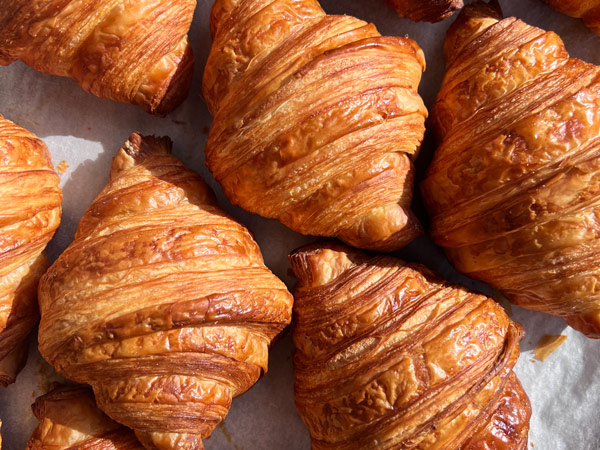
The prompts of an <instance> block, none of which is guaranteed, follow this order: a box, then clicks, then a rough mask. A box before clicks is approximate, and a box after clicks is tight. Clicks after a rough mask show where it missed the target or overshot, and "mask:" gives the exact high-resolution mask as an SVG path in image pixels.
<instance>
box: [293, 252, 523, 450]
mask: <svg viewBox="0 0 600 450" xmlns="http://www.w3.org/2000/svg"><path fill="white" fill-rule="evenodd" d="M290 260H291V263H292V267H293V269H294V273H295V275H296V277H297V278H298V286H297V287H296V291H295V293H294V298H295V303H294V323H295V326H294V331H293V337H294V343H295V345H296V348H297V352H296V354H295V356H294V376H295V385H294V394H295V399H296V407H297V408H298V411H299V413H300V416H301V417H302V419H303V420H304V422H305V423H306V425H307V427H308V429H309V431H310V434H311V438H312V439H311V441H312V448H313V449H314V450H326V449H327V450H333V449H336V450H351V449H352V450H354V449H356V450H359V449H360V450H362V449H370V450H383V449H405V448H411V449H423V450H425V449H427V450H434V449H438V450H441V449H444V450H457V449H465V450H466V449H476V448H477V449H484V448H485V449H492V448H493V449H496V450H508V449H511V450H525V449H526V448H527V434H528V431H529V418H530V415H531V410H530V405H529V399H528V398H527V395H526V394H525V393H524V392H523V389H522V387H521V385H520V383H519V380H518V379H517V377H516V375H515V374H514V373H513V371H512V368H513V366H514V365H515V363H516V361H517V358H518V356H519V344H518V342H519V340H520V339H521V337H522V336H523V330H522V328H521V326H520V325H518V324H516V323H514V322H512V321H511V320H510V319H509V318H508V317H507V316H506V314H505V313H504V311H503V310H502V308H501V307H500V306H499V305H497V304H496V303H495V302H494V301H492V300H490V299H488V298H486V297H484V296H482V295H476V294H473V293H470V292H468V291H466V290H465V289H463V288H459V287H454V286H450V285H447V284H446V283H444V282H442V281H441V280H438V279H437V278H436V277H434V276H433V275H431V274H430V273H429V272H428V271H427V270H426V269H425V268H423V267H415V268H413V267H409V266H407V265H405V264H404V263H403V262H402V261H400V260H398V259H396V258H392V257H385V256H373V257H370V256H367V255H365V254H363V253H360V252H358V251H355V250H351V249H349V248H346V247H343V246H340V245H337V244H325V245H322V244H320V245H313V246H308V247H305V248H302V249H300V250H297V251H295V252H293V253H292V254H291V255H290ZM417 269H418V270H417Z"/></svg>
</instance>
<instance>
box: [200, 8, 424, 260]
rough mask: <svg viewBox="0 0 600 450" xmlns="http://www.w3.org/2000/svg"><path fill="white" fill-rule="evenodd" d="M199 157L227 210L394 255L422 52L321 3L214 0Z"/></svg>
mask: <svg viewBox="0 0 600 450" xmlns="http://www.w3.org/2000/svg"><path fill="white" fill-rule="evenodd" d="M211 30H212V33H213V38H214V41H213V46H212V48H211V52H210V55H209V58H208V62H207V65H206V69H205V72H204V79H203V92H204V98H205V99H206V102H207V105H208V107H209V110H210V111H211V113H212V114H213V116H214V122H213V124H212V127H211V130H210V134H209V138H208V143H207V147H206V149H205V154H206V162H207V165H208V167H209V169H210V170H211V171H212V172H213V174H214V176H215V178H216V179H217V180H218V181H219V183H221V185H222V186H223V189H224V192H225V194H226V195H227V197H228V198H229V200H230V201H232V202H233V203H234V204H237V205H240V206H241V207H243V208H244V209H246V210H248V211H251V212H254V213H257V214H260V215H262V216H264V217H269V218H275V219H278V220H279V221H281V222H282V223H283V224H285V225H287V226H288V227H290V228H291V229H293V230H295V231H298V232H300V233H303V234H313V235H323V236H337V237H339V238H340V239H342V240H344V241H346V242H348V243H350V244H352V245H354V246H358V247H364V248H370V249H377V250H385V251H390V250H394V249H397V248H399V247H402V246H403V245H405V244H406V243H408V242H409V241H411V240H412V239H414V238H415V237H416V236H417V235H418V234H419V233H420V232H421V228H420V225H419V223H418V221H417V219H416V217H415V216H414V215H413V213H412V212H411V211H410V203H411V199H412V186H413V172H414V170H413V169H414V168H413V160H414V159H415V157H416V155H417V152H418V150H419V147H420V144H421V141H422V139H423V135H424V131H425V127H424V121H425V118H426V116H427V110H426V109H425V106H424V104H423V101H422V100H421V98H420V97H419V95H418V93H417V88H418V84H419V81H420V79H421V73H422V71H423V69H424V68H425V59H424V56H423V52H422V51H421V49H420V48H419V47H418V45H417V44H416V43H415V42H414V41H412V40H411V39H408V38H400V37H388V36H386V37H383V36H381V35H380V34H379V33H378V32H377V30H376V29H375V27H374V26H373V25H370V24H367V23H365V22H363V21H361V20H358V19H355V18H353V17H349V16H333V15H326V14H325V13H324V12H323V10H322V9H321V7H320V5H319V3H318V2H317V1H316V0H274V1H273V0H217V1H216V2H215V3H214V6H213V9H212V14H211Z"/></svg>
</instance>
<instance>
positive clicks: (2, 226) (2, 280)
mask: <svg viewBox="0 0 600 450" xmlns="http://www.w3.org/2000/svg"><path fill="white" fill-rule="evenodd" d="M59 182H60V180H59V178H58V175H57V174H56V172H55V171H54V168H53V166H52V161H51V159H50V153H49V152H48V148H47V147H46V145H45V144H44V143H43V142H42V141H41V140H39V139H38V138H37V137H36V136H35V135H34V134H33V133H30V132H29V131H27V130H25V129H23V128H21V127H19V126H18V125H16V124H14V123H12V122H11V121H9V120H7V119H5V118H4V117H3V116H2V115H0V384H1V385H3V386H7V385H8V384H10V383H13V382H14V381H15V377H16V376H17V373H18V372H19V371H20V370H21V368H22V367H23V365H24V364H25V360H26V358H27V336H28V335H29V332H30V331H31V329H32V328H33V327H34V326H35V324H36V323H37V321H38V318H39V313H38V307H37V295H36V294H37V284H38V281H39V279H40V277H41V276H42V274H43V273H44V271H45V270H46V268H47V266H48V262H47V259H46V257H45V255H43V254H42V252H43V250H44V248H45V247H46V244H47V243H48V241H50V239H52V236H53V235H54V232H55V231H56V229H57V228H58V225H59V223H60V214H61V204H62V193H61V190H60V187H59Z"/></svg>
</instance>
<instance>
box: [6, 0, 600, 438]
mask: <svg viewBox="0 0 600 450" xmlns="http://www.w3.org/2000/svg"><path fill="white" fill-rule="evenodd" d="M321 3H322V5H323V7H324V8H325V10H326V11H327V12H328V13H330V14H343V13H346V14H352V15H355V16H357V17H360V18H362V19H364V20H367V21H370V22H373V23H375V24H376V25H377V27H378V28H379V30H380V32H381V33H382V34H390V35H409V36H410V37H412V38H413V39H415V40H416V41H417V42H418V43H419V45H420V46H421V47H422V48H423V50H424V52H425V56H426V58H427V70H426V72H425V74H424V77H423V82H422V84H421V88H420V92H421V95H422V96H423V98H424V100H425V102H426V104H427V106H428V107H431V105H432V104H433V101H434V99H435V96H436V94H437V91H438V89H439V86H440V83H441V79H442V76H443V70H444V67H443V58H442V45H443V40H444V35H445V32H446V29H447V28H448V26H449V25H450V23H451V22H452V20H453V19H450V20H449V21H445V22H442V23H440V24H434V25H432V24H427V23H420V24H417V23H413V22H411V21H409V20H403V19H399V18H398V17H397V16H396V15H395V14H394V13H393V12H391V11H390V10H388V9H387V8H386V6H385V4H384V2H383V1H378V0H322V1H321ZM501 3H502V6H503V8H504V12H505V15H507V16H508V15H514V16H517V17H520V18H522V19H524V20H525V21H527V22H528V23H530V24H533V25H537V26H540V27H543V28H546V29H550V30H554V31H556V32H557V33H558V34H559V35H560V36H561V37H562V38H563V39H564V41H565V43H566V44H567V48H568V50H569V51H570V52H571V54H572V55H573V56H576V57H578V58H581V59H584V60H586V61H588V62H592V63H595V64H600V38H599V37H597V36H596V35H594V34H593V33H591V32H590V31H589V30H587V29H586V28H585V27H584V26H583V24H582V23H581V22H580V21H579V20H576V19H571V18H568V17H566V16H563V15H561V14H559V13H557V12H555V11H553V10H551V9H550V8H549V7H548V6H546V5H545V4H544V3H543V2H542V1H541V0H504V1H501ZM211 5H212V1H211V0H199V1H198V7H197V9H196V14H195V16H194V23H193V26H192V30H191V32H190V36H191V40H192V45H193V47H194V52H195V57H196V68H195V70H196V72H195V76H194V84H193V87H192V92H191V94H190V96H189V98H188V99H187V100H186V101H185V103H184V104H183V105H182V107H180V108H179V109H178V110H177V111H175V112H174V113H173V114H171V115H169V116H168V117H166V118H163V119H160V118H154V117H151V116H149V115H148V114H146V113H144V112H143V111H142V110H141V109H138V108H136V107H133V106H129V105H124V104H120V103H115V102H112V101H109V100H103V99H98V98H96V97H93V96H91V95H88V94H86V93H85V92H83V90H81V89H80V88H79V87H78V86H76V84H75V83H74V82H73V81H71V80H68V79H65V78H58V77H52V76H47V75H43V74H40V73H37V72H35V71H33V70H32V69H30V68H29V67H27V66H25V65H24V64H22V63H20V62H17V63H14V64H12V65H11V66H9V67H0V113H2V114H3V115H5V116H6V117H7V118H8V119H10V120H12V121H14V122H16V123H18V124H19V125H21V126H23V127H25V128H27V129H29V130H30V131H32V132H34V133H36V134H37V135H38V136H39V137H40V138H41V139H43V140H44V141H45V142H46V144H47V145H48V147H49V148H50V151H51V153H52V158H53V161H54V164H55V165H58V164H59V163H61V162H62V161H65V163H66V164H67V165H68V168H67V170H66V171H65V173H64V174H62V175H61V184H62V187H63V190H64V199H65V202H64V209H63V217H62V224H61V227H60V229H59V231H58V232H57V234H56V236H55V238H54V239H53V241H52V242H51V243H50V245H49V246H48V250H47V251H48V254H49V256H50V258H51V260H54V259H55V258H56V257H57V256H58V255H59V254H60V253H61V252H62V251H63V250H64V249H65V248H66V247H67V246H68V245H69V243H70V242H71V240H72V239H73V235H74V233H75V229H76V226H77V223H78V221H79V219H80V218H81V216H82V214H83V212H84V211H85V209H86V208H87V207H88V205H89V204H90V203H91V202H92V200H93V199H94V197H95V196H96V194H97V193H98V192H99V191H100V189H101V188H102V187H103V186H104V185H105V183H106V181H107V178H108V171H109V166H110V162H111V159H112V157H113V155H114V154H115V152H116V150H117V149H118V148H119V147H120V146H121V144H122V143H123V142H124V141H125V140H126V139H127V138H128V137H129V135H130V134H131V132H132V131H140V132H142V133H143V134H155V135H169V136H170V137H171V138H172V139H173V141H174V143H175V144H174V154H175V155H176V156H178V157H179V158H181V159H182V160H183V161H184V162H185V163H186V164H187V165H188V166H189V167H191V168H193V169H194V170H196V171H197V172H199V173H200V174H201V175H202V176H203V177H204V178H205V179H206V180H207V181H208V182H209V184H210V185H211V186H212V187H213V189H215V191H216V192H217V196H218V198H219V202H220V204H221V206H222V207H223V208H224V209H225V210H226V211H227V212H229V213H230V214H232V215H233V216H234V217H236V218H237V219H238V220H240V221H241V222H243V223H244V224H245V225H246V226H247V227H248V228H250V229H251V230H252V231H253V232H254V234H255V236H256V239H257V241H258V243H259V244H260V247H261V249H262V251H263V254H264V257H265V262H266V263H267V265H268V266H269V267H270V268H271V270H273V272H274V273H275V274H276V275H278V276H279V277H280V278H282V279H283V280H284V281H285V282H286V283H287V284H288V286H289V287H290V288H292V287H293V285H294V280H293V278H292V277H291V276H290V275H289V273H288V263H287V254H288V253H289V252H290V251H291V250H292V249H294V248H296V247H298V246H300V245H302V244H304V243H308V242H312V241H314V240H315V239H314V238H310V237H305V236H301V235H299V234H296V233H294V232H292V231H290V230H288V229H286V228H285V227H284V226H282V225H280V224H279V223H278V222H275V221H272V220H267V219H263V218H260V217H258V216H255V215H252V214H249V213H246V212H244V211H242V210H241V209H239V208H236V207H233V206H231V205H230V204H229V203H228V202H227V200H226V199H225V198H224V196H223V194H222V191H221V190H220V188H219V186H218V184H217V183H216V182H215V181H214V180H213V178H212V177H211V175H210V173H209V172H208V170H207V169H206V167H205V166H204V155H203V148H204V145H205V143H206V138H207V134H208V128H209V126H210V123H211V118H210V115H209V113H208V111H207V109H206V107H205V105H204V103H203V101H202V99H201V95H200V84H201V76H202V70H203V67H204V64H205V62H206V57H207V55H208V51H209V49H210V44H211V40H210V35H209V31H208V15H209V12H210V7H211ZM433 150H434V145H433V142H432V139H431V137H430V136H429V135H428V136H427V138H426V141H425V143H424V146H423V149H422V152H421V156H420V157H419V160H418V161H417V182H418V181H419V179H420V178H421V177H422V174H423V172H424V170H425V168H426V166H427V163H428V162H429V161H430V159H431V154H432V152H433ZM415 211H416V212H417V214H418V215H419V217H420V218H421V219H422V220H423V221H424V223H426V216H425V214H424V211H423V208H422V206H421V204H420V202H419V199H418V198H417V200H416V205H415ZM398 255H399V256H401V257H403V258H404V259H406V260H408V261H417V262H421V263H424V264H426V265H427V266H429V267H430V268H431V269H433V270H436V271H437V272H438V273H440V274H441V275H442V276H444V277H445V278H447V279H449V280H451V281H454V282H458V283H462V284H464V285H466V286H468V287H469V288H471V289H476V290H479V291H482V292H484V293H486V294H488V295H492V294H493V295H495V296H496V298H498V299H501V296H500V295H497V294H496V293H494V292H493V291H492V290H491V289H490V288H489V287H487V286H485V285H483V284H481V283H477V282H474V281H472V280H469V279H467V278H465V277H463V276H461V275H459V274H458V273H456V272H455V271H454V270H453V269H452V267H451V266H450V265H449V263H448V262H447V260H446V259H445V257H444V256H443V253H442V251H441V250H440V249H439V248H437V247H435V246H434V245H433V244H432V243H431V242H430V241H429V240H428V239H427V238H420V239H419V240H417V241H415V242H413V243H412V244H410V245H409V246H408V247H407V248H405V249H404V250H402V251H401V252H398ZM503 305H504V306H506V305H507V304H506V303H503ZM507 309H508V310H509V313H510V314H511V316H512V317H513V318H514V319H515V320H517V321H519V322H521V323H522V324H523V325H524V326H525V329H526V331H527V336H526V337H525V339H524V340H523V341H522V343H521V349H522V352H521V358H520V360H519V362H518V364H517V367H516V371H517V374H518V375H519V378H520V379H521V382H522V383H523V386H524V387H525V390H526V391H527V393H528V394H529V397H530V398H531V402H532V408H533V417H532V421H531V433H530V444H529V446H530V448H535V449H543V450H598V449H600V408H599V406H600V405H599V399H600V370H599V369H600V342H597V341H592V340H589V339H586V338H584V337H583V336H582V335H580V334H578V333H575V332H574V331H573V330H571V329H570V328H568V327H566V325H565V324H564V323H563V322H562V320H561V319H558V318H555V317H552V316H548V315H544V314H537V313H533V312H529V311H525V310H523V309H521V308H518V307H516V306H512V307H507ZM560 334H563V335H566V336H567V339H566V341H565V342H564V344H562V345H561V346H560V347H559V348H558V349H557V350H556V351H555V352H554V353H552V354H551V355H550V356H549V357H548V358H547V359H546V360H545V361H544V362H541V361H537V360H536V359H535V358H534V350H535V348H536V345H537V342H538V341H539V339H540V338H541V337H542V336H544V335H560ZM30 347H31V351H30V355H29V360H28V363H27V366H26V368H25V369H24V370H23V372H21V374H20V375H19V377H18V379H17V382H16V383H15V384H13V385H11V386H10V387H8V388H6V389H2V388H0V418H1V419H2V422H3V426H2V444H3V448H4V449H6V450H20V449H23V448H24V447H25V444H26V442H27V439H28V437H29V435H30V434H31V432H32V430H33V429H34V428H35V426H36V424H37V421H36V420H35V418H34V417H33V415H32V414H31V409H30V405H31V403H32V402H33V400H34V399H35V398H36V397H37V396H38V395H40V394H42V393H44V392H45V391H46V390H47V389H48V387H49V386H50V384H51V383H52V382H53V381H55V380H58V379H59V377H58V376H57V375H56V374H55V373H54V371H53V369H52V368H51V367H50V366H48V365H47V364H46V363H45V362H44V361H43V359H42V358H41V357H40V356H39V353H38V352H37V349H36V345H35V339H34V338H32V341H31V346H30ZM292 353H293V347H292V344H291V339H290V337H289V336H286V337H284V338H283V339H281V340H280V341H279V342H278V343H277V345H276V346H275V347H274V348H273V349H272V351H271V354H270V369H269V373H268V374H267V375H266V376H265V377H264V378H263V379H262V380H261V381H260V382H259V383H258V384H257V385H256V386H255V387H254V388H252V389H251V390H250V391H249V392H248V393H246V394H244V395H243V396H241V397H239V398H237V399H235V400H234V402H233V407H232V408H231V411H230V413H229V415H228V416H227V418H226V420H225V421H224V423H223V424H221V425H220V426H219V427H218V428H217V429H216V430H215V432H214V433H213V435H212V437H211V438H210V439H208V440H206V441H205V445H206V448H207V449H208V450H217V449H218V450H227V449H235V450H242V449H245V450H249V449H256V450H261V449H265V450H266V449H269V450H271V449H286V450H301V449H308V448H309V447H310V440H309V436H308V432H307V430H306V428H305V427H304V425H303V423H302V421H301V420H300V418H299V416H298V414H297V413H296V411H295V409H294V402H293V376H292Z"/></svg>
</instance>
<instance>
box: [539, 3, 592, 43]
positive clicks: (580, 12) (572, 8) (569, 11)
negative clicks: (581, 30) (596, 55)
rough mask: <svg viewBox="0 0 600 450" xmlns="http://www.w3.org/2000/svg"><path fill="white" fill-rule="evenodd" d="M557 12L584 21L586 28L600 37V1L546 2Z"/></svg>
mask: <svg viewBox="0 0 600 450" xmlns="http://www.w3.org/2000/svg"><path fill="white" fill-rule="evenodd" d="M545 2H546V3H548V4H549V5H550V6H552V7H553V8H554V9H556V10H557V11H560V12H561V13H564V14H566V15H568V16H571V17H576V18H578V19H583V22H584V23H585V24H586V26H587V27H588V28H589V29H590V30H592V31H593V32H594V33H596V34H597V35H599V36H600V0H545Z"/></svg>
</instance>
